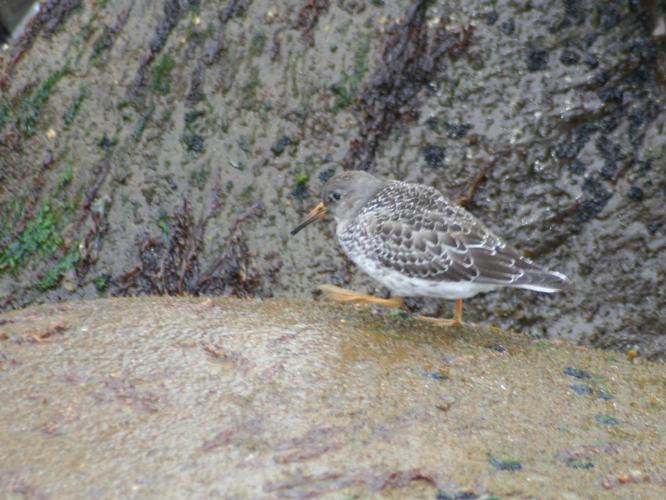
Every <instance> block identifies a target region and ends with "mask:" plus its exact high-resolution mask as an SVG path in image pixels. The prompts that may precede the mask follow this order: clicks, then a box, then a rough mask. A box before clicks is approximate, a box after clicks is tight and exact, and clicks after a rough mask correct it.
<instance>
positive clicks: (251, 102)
mask: <svg viewBox="0 0 666 500" xmlns="http://www.w3.org/2000/svg"><path fill="white" fill-rule="evenodd" d="M259 75H260V71H259V67H258V66H252V67H251V68H250V75H249V77H248V79H247V81H246V82H245V85H243V87H242V88H241V100H242V103H241V106H242V107H243V108H245V109H254V108H255V107H256V106H257V89H258V88H259V85H260V84H261V77H260V76H259Z"/></svg>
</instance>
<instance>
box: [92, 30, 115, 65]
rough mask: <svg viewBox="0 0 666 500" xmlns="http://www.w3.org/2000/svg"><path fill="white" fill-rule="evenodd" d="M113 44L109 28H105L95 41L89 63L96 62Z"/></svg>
mask: <svg viewBox="0 0 666 500" xmlns="http://www.w3.org/2000/svg"><path fill="white" fill-rule="evenodd" d="M112 44H113V33H112V31H111V29H110V28H109V27H105V28H104V30H103V31H102V34H101V35H100V36H99V37H98V38H97V40H95V43H94V44H93V47H92V54H91V55H90V62H92V63H94V62H96V61H97V60H98V59H99V58H100V57H101V55H102V54H103V53H104V52H105V51H107V50H108V49H109V48H110V47H111V45H112Z"/></svg>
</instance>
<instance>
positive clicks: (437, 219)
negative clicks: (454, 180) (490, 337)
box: [357, 182, 541, 285]
mask: <svg viewBox="0 0 666 500" xmlns="http://www.w3.org/2000/svg"><path fill="white" fill-rule="evenodd" d="M358 217H359V224H358V228H359V230H361V231H363V232H364V233H366V234H364V235H363V237H362V238H358V239H357V241H362V242H363V243H362V245H363V246H364V247H365V248H363V252H364V253H366V255H371V256H372V257H373V258H374V259H376V260H378V261H379V262H380V263H381V265H382V266H384V267H388V268H390V269H393V270H395V271H398V272H400V273H401V274H404V275H406V276H409V277H413V278H421V279H425V280H433V281H452V282H459V281H472V282H475V283H480V284H497V285H511V284H516V285H520V283H519V281H520V280H521V278H522V277H523V276H524V275H525V274H526V273H530V272H541V270H540V269H539V268H538V267H537V266H536V265H535V264H534V263H532V262H531V261H530V260H529V259H527V258H525V257H523V256H522V255H520V254H519V253H518V251H516V250H515V249H513V248H512V247H510V246H509V245H507V244H506V243H505V242H503V241H502V240H501V239H500V238H499V237H497V236H495V235H494V234H493V233H492V232H491V231H490V230H489V229H487V228H486V227H485V226H484V225H483V224H482V223H481V222H480V221H478V220H477V219H476V218H474V216H472V215H471V214H470V213H469V212H467V211H466V210H465V209H463V208H462V207H459V206H457V205H455V204H453V203H451V202H450V201H448V200H447V199H446V198H444V196H443V195H442V194H441V193H439V191H437V190H436V189H433V188H426V187H425V186H416V185H412V184H406V183H398V182H396V183H390V184H389V185H388V186H387V187H386V188H384V189H383V190H382V191H381V192H380V193H378V194H377V196H376V197H375V199H374V200H373V202H372V203H370V204H369V206H368V207H367V209H364V210H361V212H360V213H359V215H358Z"/></svg>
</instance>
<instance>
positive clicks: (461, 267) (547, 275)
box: [291, 170, 569, 325]
mask: <svg viewBox="0 0 666 500" xmlns="http://www.w3.org/2000/svg"><path fill="white" fill-rule="evenodd" d="M327 213H330V214H331V215H332V216H333V218H334V219H335V222H336V224H337V228H336V234H337V237H338V241H339V242H340V245H341V246H342V249H343V250H344V252H345V253H346V254H347V256H348V257H349V258H350V259H351V260H352V261H353V262H354V263H355V264H356V265H357V266H358V267H359V268H361V269H362V270H363V271H364V272H365V273H367V274H369V275H370V276H371V277H372V278H373V279H375V280H377V281H378V282H379V283H381V284H382V285H384V286H385V287H387V288H389V289H390V290H391V292H392V294H393V295H394V298H393V299H381V298H379V297H372V296H369V295H360V294H357V293H355V292H351V291H349V290H344V289H342V288H338V287H334V286H330V285H325V286H323V287H320V288H321V289H322V290H324V291H325V292H326V293H328V296H329V298H332V299H334V300H337V301H340V302H365V303H376V304H381V305H386V306H392V307H400V306H401V305H402V297H413V296H420V297H438V298H446V299H455V300H456V307H455V316H454V318H453V319H438V320H435V321H436V322H438V323H440V324H445V325H457V324H460V323H461V322H462V299H466V298H469V297H472V296H474V295H476V294H478V293H483V292H489V291H492V290H496V289H498V288H502V287H515V288H526V289H528V290H535V291H538V292H546V293H552V292H558V291H562V290H565V289H567V288H568V287H569V282H568V279H567V277H566V276H564V275H563V274H561V273H558V272H555V271H548V270H545V269H542V268H541V267H539V266H537V265H536V264H535V263H534V262H532V261H531V260H530V259H528V258H527V257H524V256H523V255H521V254H520V253H519V252H518V251H517V250H516V249H515V248H513V247H511V246H510V245H508V244H507V243H505V242H504V241H503V240H502V239H501V238H500V237H498V236H496V235H495V234H494V233H493V232H492V231H490V230H489V229H488V228H487V227H486V226H485V225H484V224H483V223H481V222H480V221H479V220H478V219H477V218H476V217H474V216H473V215H472V214H471V213H469V212H468V211H467V210H465V209H464V208H462V207H460V206H459V205H456V204H455V203H453V202H452V201H450V200H448V199H447V198H446V197H445V196H444V195H443V194H442V193H440V192H439V191H437V190H436V189H434V188H432V187H429V186H425V185H422V184H410V183H406V182H401V181H382V180H380V179H377V178H376V177H373V176H372V175H370V174H368V173H366V172H362V171H351V170H350V171H346V172H342V173H340V174H337V175H335V176H334V177H332V178H331V179H330V180H329V181H328V182H327V183H326V184H325V185H324V187H323V189H322V201H321V202H320V203H319V204H318V205H317V206H316V207H315V208H313V209H312V210H311V211H310V213H309V214H308V215H307V217H306V218H305V220H303V222H301V223H300V224H299V225H298V226H297V227H295V228H294V229H293V230H292V231H291V234H292V235H295V234H296V233H298V232H299V231H300V230H301V229H303V228H304V227H305V226H307V225H308V224H310V223H311V222H314V221H316V220H319V219H322V218H324V217H325V215H326V214H327Z"/></svg>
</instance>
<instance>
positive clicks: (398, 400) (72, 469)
mask: <svg viewBox="0 0 666 500" xmlns="http://www.w3.org/2000/svg"><path fill="white" fill-rule="evenodd" d="M663 369H664V366H663V364H660V363H651V362H647V361H637V362H633V363H632V362H630V361H629V360H628V359H627V358H625V357H619V356H617V355H615V354H613V353H609V352H605V351H600V350H592V349H587V348H582V347H578V346H576V345H575V344H573V343H566V342H562V341H558V342H552V341H543V340H541V341H536V340H531V339H529V338H528V337H527V336H525V335H521V334H518V333H510V332H506V331H503V330H500V329H498V328H493V327H485V326H473V325H465V326H463V327H459V328H436V327H433V326H431V325H429V324H426V323H424V322H422V321H418V320H414V319H409V318H404V317H403V316H400V315H394V314H389V313H385V312H382V313H377V312H372V311H367V310H355V309H354V308H352V307H340V306H332V305H328V304H320V303H315V302H312V301H309V300H305V301H294V300H283V299H270V300H239V299H232V298H227V299H206V298H198V299H191V298H180V299H177V298H134V299H108V300H96V301H88V302H83V303H64V304H58V305H44V306H38V307H31V308H28V309H24V310H19V311H14V312H10V313H6V314H3V315H0V419H1V420H2V422H3V425H2V426H0V444H1V446H0V496H3V497H5V496H9V497H12V495H18V496H20V495H24V496H28V497H33V498H46V497H67V498H90V497H92V496H94V497H109V496H120V497H126V496H153V497H157V496H159V497H162V496H165V495H166V496H179V497H180V496H196V497H202V496H212V495H219V496H223V497H242V498H245V497H252V498H259V497H262V498H263V497H267V498H304V497H313V496H318V495H322V494H327V493H328V494H336V495H339V496H344V495H351V496H354V495H359V496H361V497H368V496H376V495H381V496H384V497H388V498H405V497H406V496H408V497H410V498H491V497H493V496H497V497H501V498H504V497H539V498H551V497H553V498H554V497H561V496H563V495H572V496H574V497H578V498H596V497H602V496H605V495H608V494H612V495H614V496H616V495H617V496H621V497H623V498H639V497H640V498H659V497H661V496H663V493H664V491H665V490H664V489H665V488H666V469H665V468H664V464H665V463H666V455H665V453H666V452H665V450H666V448H665V447H664V446H663V439H664V432H665V430H666V429H665V428H664V422H665V421H666V403H665V401H664V390H665V387H664V378H663ZM580 387H585V388H586V389H581V388H580ZM602 394H604V395H605V396H604V397H602Z"/></svg>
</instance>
